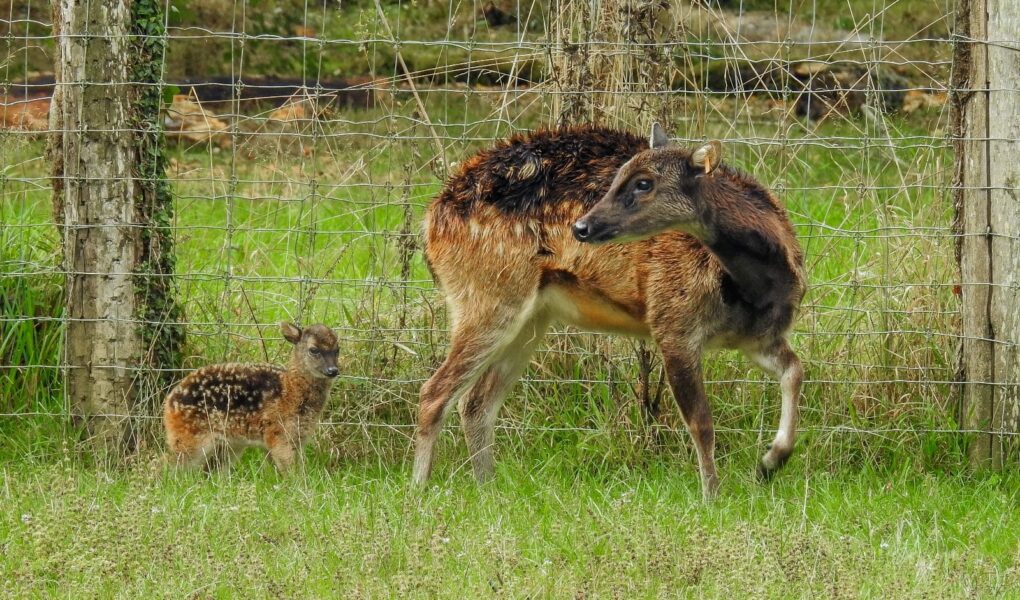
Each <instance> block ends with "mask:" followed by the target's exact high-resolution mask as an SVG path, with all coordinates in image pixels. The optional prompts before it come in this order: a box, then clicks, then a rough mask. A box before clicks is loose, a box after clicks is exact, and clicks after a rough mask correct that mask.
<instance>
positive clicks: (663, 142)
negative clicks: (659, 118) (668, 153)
mask: <svg viewBox="0 0 1020 600" xmlns="http://www.w3.org/2000/svg"><path fill="white" fill-rule="evenodd" d="M648 145H649V146H650V147H651V148H652V149H653V150H654V149H656V148H665V147H666V146H668V145H669V136H668V135H666V130H665V129H663V128H662V126H661V125H659V124H658V123H652V135H651V137H650V138H649V139H648Z"/></svg>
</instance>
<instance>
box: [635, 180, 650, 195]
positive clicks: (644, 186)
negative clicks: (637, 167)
mask: <svg viewBox="0 0 1020 600" xmlns="http://www.w3.org/2000/svg"><path fill="white" fill-rule="evenodd" d="M652 185H653V184H652V180H651V179H647V178H641V179H638V180H637V181H636V182H634V189H636V190H637V191H639V192H647V191H648V190H650V189H652Z"/></svg>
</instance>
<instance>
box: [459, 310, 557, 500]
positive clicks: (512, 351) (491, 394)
mask: <svg viewBox="0 0 1020 600" xmlns="http://www.w3.org/2000/svg"><path fill="white" fill-rule="evenodd" d="M547 328H548V320H547V319H546V318H545V317H543V316H537V317H535V318H534V319H532V320H531V321H530V322H529V323H527V324H526V325H525V326H524V327H522V328H521V330H520V332H519V333H518V334H517V337H516V338H515V339H514V340H513V341H512V342H511V343H510V344H508V345H507V346H505V347H504V348H503V349H502V351H501V352H500V353H499V356H497V357H496V358H495V359H494V360H493V362H492V364H490V365H489V367H488V368H487V369H486V370H485V372H484V373H482V375H481V376H480V377H479V378H478V379H477V380H476V381H475V383H474V385H472V386H471V389H470V390H469V391H468V392H467V394H465V395H464V396H461V400H460V405H459V406H458V408H459V410H460V419H461V426H462V427H463V428H464V437H465V438H466V439H467V446H468V452H470V454H471V466H472V468H473V470H474V473H475V479H477V480H478V481H479V482H482V481H485V480H487V479H488V478H489V477H491V476H492V471H493V468H494V466H495V462H494V458H493V451H494V448H493V443H494V440H495V435H494V428H495V424H496V417H497V415H498V414H499V409H500V407H501V406H502V405H503V399H504V398H506V395H507V393H509V391H510V389H511V388H512V387H513V386H514V383H516V382H517V380H518V379H519V378H520V376H521V373H523V372H524V369H525V368H527V366H528V362H529V361H530V360H531V355H532V354H533V353H534V351H535V347H536V346H538V344H539V343H540V342H541V341H542V337H543V336H544V335H545V331H546V329H547Z"/></svg>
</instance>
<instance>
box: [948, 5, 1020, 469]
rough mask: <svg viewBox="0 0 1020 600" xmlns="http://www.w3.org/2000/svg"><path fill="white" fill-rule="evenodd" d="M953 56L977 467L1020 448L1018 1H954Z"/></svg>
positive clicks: (966, 385) (966, 351) (966, 409)
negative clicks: (954, 32) (955, 35)
mask: <svg viewBox="0 0 1020 600" xmlns="http://www.w3.org/2000/svg"><path fill="white" fill-rule="evenodd" d="M958 10H959V13H958V20H957V39H956V52H955V57H954V77H953V82H952V87H953V94H954V111H955V114H954V128H955V132H954V133H955V137H956V141H955V148H956V181H955V184H956V199H955V200H956V221H957V222H956V226H957V232H958V233H959V234H960V236H961V237H960V238H959V239H960V243H959V255H960V274H961V293H962V298H963V305H962V317H963V348H962V364H961V367H962V369H961V374H962V379H961V382H962V390H963V397H962V404H961V420H962V425H963V427H964V428H965V429H968V430H977V431H980V432H981V433H978V434H976V435H975V437H974V440H973V444H972V445H971V446H970V457H971V462H972V463H973V464H975V465H976V466H991V467H993V468H1000V467H1001V466H1002V465H1003V463H1004V462H1005V461H1007V460H1010V459H1013V460H1015V459H1016V458H1017V455H1018V453H1020V439H1018V438H1017V433H1018V432H1020V345H1018V344H1020V160H1018V156H1020V4H1018V3H1017V2H1016V1H1015V0H960V2H959V6H958Z"/></svg>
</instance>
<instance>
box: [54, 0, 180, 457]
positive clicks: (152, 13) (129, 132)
mask: <svg viewBox="0 0 1020 600" xmlns="http://www.w3.org/2000/svg"><path fill="white" fill-rule="evenodd" d="M53 27H54V34H55V36H56V38H57V51H56V58H55V65H54V67H55V81H56V85H55V87H54V93H53V103H52V106H51V110H50V129H51V131H52V132H53V133H52V135H51V145H50V157H51V160H52V164H53V200H54V217H55V221H56V223H57V225H58V227H61V235H62V239H63V249H64V270H65V272H66V280H65V285H66V291H65V294H66V304H65V315H64V316H65V319H66V320H67V327H66V331H65V338H64V355H63V364H64V367H65V369H66V379H65V385H66V386H67V393H68V396H69V398H70V408H71V411H72V414H73V415H75V417H77V418H79V419H80V420H81V421H82V422H83V424H84V425H85V426H86V427H87V431H88V434H89V435H90V437H91V439H92V440H93V441H95V442H96V447H97V449H98V450H100V451H101V452H104V451H105V452H109V451H113V453H114V454H117V455H119V454H122V453H123V452H124V451H125V450H130V449H132V448H133V447H134V446H135V444H136V442H137V436H136V435H135V434H136V427H134V425H135V424H136V422H137V420H136V419H134V418H133V417H135V416H136V415H137V413H138V412H140V410H139V409H140V407H139V402H140V401H148V403H149V404H150V405H151V404H152V403H153V401H154V398H155V397H156V396H157V395H158V393H157V390H158V389H159V388H160V387H161V386H160V385H159V384H158V383H154V382H155V381H157V379H156V378H153V377H149V375H150V374H151V373H152V372H153V371H152V370H151V367H154V366H159V367H167V366H173V365H174V364H176V362H177V356H179V347H180V343H181V341H182V337H183V335H182V330H181V326H180V314H179V309H178V308H177V304H176V302H175V293H174V292H175V287H174V283H173V277H172V274H173V239H172V236H171V231H170V225H171V218H172V214H173V212H172V204H171V199H170V194H169V188H168V187H167V184H166V181H165V170H164V164H163V155H162V150H161V147H160V146H161V143H162V130H161V124H160V121H159V106H160V92H159V87H158V86H154V85H153V83H155V82H157V81H158V80H159V78H160V77H161V65H162V59H163V53H162V49H163V39H162V37H161V36H162V32H163V12H162V5H161V4H160V2H158V1H157V0H134V1H131V0H115V1H111V2H88V1H84V0H53ZM154 33H155V35H154Z"/></svg>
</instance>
